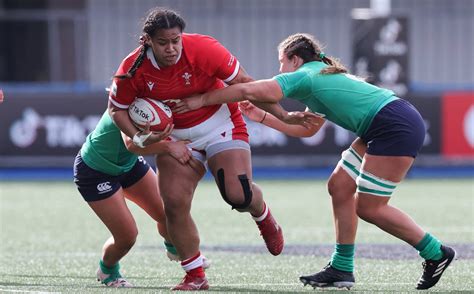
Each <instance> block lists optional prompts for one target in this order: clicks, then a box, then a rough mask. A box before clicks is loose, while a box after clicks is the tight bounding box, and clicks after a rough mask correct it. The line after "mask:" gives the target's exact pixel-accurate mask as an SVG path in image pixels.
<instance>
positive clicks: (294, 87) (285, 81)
mask: <svg viewBox="0 0 474 294" xmlns="http://www.w3.org/2000/svg"><path fill="white" fill-rule="evenodd" d="M273 79H274V80H276V81H277V83H278V84H279V85H280V88H281V91H282V92H283V95H284V96H285V97H287V98H292V99H296V100H299V99H302V98H305V97H306V96H307V94H308V91H310V89H307V88H308V87H307V85H308V84H307V83H306V81H307V74H306V73H305V72H301V71H294V72H289V73H283V74H279V75H277V76H274V77H273Z"/></svg>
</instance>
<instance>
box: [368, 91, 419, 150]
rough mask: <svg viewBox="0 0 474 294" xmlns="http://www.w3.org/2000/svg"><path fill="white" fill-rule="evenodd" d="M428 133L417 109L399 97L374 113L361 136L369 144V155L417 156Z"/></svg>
mask: <svg viewBox="0 0 474 294" xmlns="http://www.w3.org/2000/svg"><path fill="white" fill-rule="evenodd" d="M425 134H426V129H425V124H424V121H423V118H422V117H421V115H420V113H419V112H418V110H416V108H415V107H414V106H413V105H411V104H410V103H409V102H408V101H406V100H403V99H397V100H395V101H392V102H390V103H389V104H387V105H385V106H384V107H383V108H382V109H381V110H380V111H379V112H378V113H377V114H376V115H375V117H374V120H373V121H372V123H371V124H370V126H369V128H368V130H367V132H366V133H365V134H364V135H363V136H361V139H362V140H363V141H364V142H365V143H367V154H371V155H385V156H411V157H416V156H417V155H418V152H419V151H420V149H421V147H422V146H423V141H424V139H425Z"/></svg>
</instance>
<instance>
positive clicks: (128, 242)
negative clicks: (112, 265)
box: [114, 226, 138, 251]
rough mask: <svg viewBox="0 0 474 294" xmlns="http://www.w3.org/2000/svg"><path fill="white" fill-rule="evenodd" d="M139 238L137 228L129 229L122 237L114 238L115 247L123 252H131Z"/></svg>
mask: <svg viewBox="0 0 474 294" xmlns="http://www.w3.org/2000/svg"><path fill="white" fill-rule="evenodd" d="M137 236H138V229H137V227H136V226H135V227H134V228H132V229H129V230H127V231H125V232H123V234H121V235H120V236H117V237H114V239H115V246H117V247H118V248H119V249H120V250H122V251H128V250H130V249H131V248H132V247H133V245H135V242H136V241H137Z"/></svg>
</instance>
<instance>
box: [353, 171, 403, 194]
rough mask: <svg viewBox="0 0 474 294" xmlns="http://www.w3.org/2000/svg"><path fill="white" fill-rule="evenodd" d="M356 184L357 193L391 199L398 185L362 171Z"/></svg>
mask: <svg viewBox="0 0 474 294" xmlns="http://www.w3.org/2000/svg"><path fill="white" fill-rule="evenodd" d="M356 184H357V192H360V193H366V194H372V195H375V196H385V197H390V196H392V193H393V191H395V188H396V187H397V184H398V183H395V182H392V181H389V180H385V179H382V178H379V177H377V176H374V175H373V174H371V173H369V172H366V171H364V170H361V171H360V174H359V176H358V177H357V179H356Z"/></svg>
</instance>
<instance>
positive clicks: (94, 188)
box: [74, 152, 150, 202]
mask: <svg viewBox="0 0 474 294" xmlns="http://www.w3.org/2000/svg"><path fill="white" fill-rule="evenodd" d="M149 169H150V166H149V165H148V163H147V162H146V161H145V159H143V157H141V156H139V157H138V159H137V162H136V163H135V165H134V166H133V167H132V169H131V170H130V171H128V172H126V173H124V174H121V175H118V176H111V175H108V174H106V173H103V172H100V171H97V170H95V169H92V168H90V167H89V166H88V165H87V164H86V163H85V162H84V161H83V160H82V157H81V153H80V152H79V154H77V156H76V159H75V160H74V183H75V184H76V186H77V189H78V190H79V193H81V195H82V197H83V198H84V200H85V201H87V202H91V201H98V200H103V199H106V198H108V197H110V196H112V195H113V194H114V193H115V192H117V191H118V189H120V187H122V188H128V187H130V186H132V185H133V184H135V183H136V182H138V181H139V180H140V179H141V178H143V177H144V176H145V174H146V173H147V172H148V170H149Z"/></svg>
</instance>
